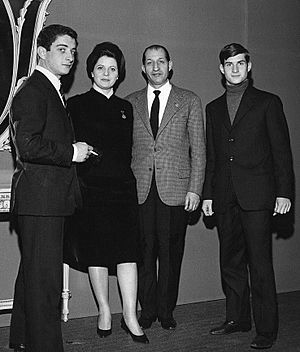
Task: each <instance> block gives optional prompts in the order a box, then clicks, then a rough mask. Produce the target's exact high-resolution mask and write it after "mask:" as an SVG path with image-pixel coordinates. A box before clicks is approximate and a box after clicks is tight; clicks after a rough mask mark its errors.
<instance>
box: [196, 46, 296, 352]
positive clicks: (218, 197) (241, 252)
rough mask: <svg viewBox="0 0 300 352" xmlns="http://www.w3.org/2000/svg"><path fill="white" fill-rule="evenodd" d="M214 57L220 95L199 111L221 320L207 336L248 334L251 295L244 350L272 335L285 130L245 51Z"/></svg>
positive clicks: (266, 343)
mask: <svg viewBox="0 0 300 352" xmlns="http://www.w3.org/2000/svg"><path fill="white" fill-rule="evenodd" d="M219 57H220V61H221V64H220V71H221V73H222V74H223V75H224V78H225V81H226V83H225V85H226V92H225V93H224V94H223V95H222V96H221V97H219V98H217V99H215V100H214V101H212V102H211V103H209V104H208V105H207V107H206V116H207V168H206V175H205V183H204V188H203V199H204V200H203V205H202V210H203V212H204V214H205V215H207V216H210V215H212V214H213V213H215V215H216V220H217V229H218V234H219V240H220V267H221V278H222V286H223V290H224V294H225V296H226V321H225V323H223V324H222V325H221V326H218V327H216V328H213V329H212V330H211V331H210V333H211V334H213V335H221V334H230V333H233V332H237V331H248V330H250V329H251V313H250V311H251V310H250V292H251V295H252V309H253V316H254V322H255V327H256V333H257V335H256V337H255V339H254V340H253V342H252V343H251V347H252V348H256V349H263V348H269V347H271V346H272V344H273V343H274V341H275V339H276V336H277V330H278V310H277V300H276V288H275V279H274V270H273V265H272V235H271V220H272V215H276V214H285V213H287V212H288V211H289V210H290V207H291V198H292V189H293V170H292V155H291V150H290V140H289V132H288V127H287V123H286V119H285V115H284V112H283V107H282V103H281V100H280V98H279V97H278V96H276V95H274V94H271V93H268V92H265V91H262V90H258V89H256V88H254V87H253V86H252V85H251V83H250V81H249V79H248V73H249V72H250V70H251V65H252V64H251V61H250V56H249V53H248V50H247V49H245V48H244V47H243V46H242V45H240V44H236V43H233V44H229V45H226V46H225V47H224V48H223V49H222V50H221V52H220V55H219ZM249 274H250V285H251V286H250V287H251V290H250V288H249V284H248V281H249Z"/></svg>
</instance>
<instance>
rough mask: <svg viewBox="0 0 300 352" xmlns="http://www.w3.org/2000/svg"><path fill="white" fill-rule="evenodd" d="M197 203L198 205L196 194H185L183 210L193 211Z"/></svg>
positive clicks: (198, 200)
mask: <svg viewBox="0 0 300 352" xmlns="http://www.w3.org/2000/svg"><path fill="white" fill-rule="evenodd" d="M199 203H200V197H199V195H198V194H197V193H193V192H187V194H186V196H185V206H184V210H186V211H194V210H196V209H197V208H198V205H199Z"/></svg>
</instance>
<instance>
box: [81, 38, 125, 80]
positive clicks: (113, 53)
mask: <svg viewBox="0 0 300 352" xmlns="http://www.w3.org/2000/svg"><path fill="white" fill-rule="evenodd" d="M102 56H108V57H112V58H114V59H115V60H116V62H117V66H118V74H119V79H118V81H117V82H118V84H120V83H121V82H122V81H123V80H124V79H125V74H126V69H125V58H124V55H123V53H122V51H121V49H120V48H119V47H118V46H117V45H116V44H114V43H111V42H103V43H100V44H97V45H96V46H95V47H94V49H93V51H92V52H91V53H90V55H89V56H88V58H87V60H86V72H87V74H88V76H89V78H90V79H91V80H93V77H92V71H93V70H94V67H95V65H96V63H97V61H98V60H99V58H100V57H102Z"/></svg>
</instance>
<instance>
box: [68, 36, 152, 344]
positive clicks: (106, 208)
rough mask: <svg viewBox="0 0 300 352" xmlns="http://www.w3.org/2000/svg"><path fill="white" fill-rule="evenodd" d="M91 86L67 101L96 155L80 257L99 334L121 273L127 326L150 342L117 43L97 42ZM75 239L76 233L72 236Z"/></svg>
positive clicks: (88, 173)
mask: <svg viewBox="0 0 300 352" xmlns="http://www.w3.org/2000/svg"><path fill="white" fill-rule="evenodd" d="M87 73H88V76H89V78H90V79H91V81H92V88H91V89H90V90H89V91H88V92H86V93H83V94H80V95H76V96H74V97H72V98H70V99H69V100H68V103H67V107H68V110H69V112H70V116H71V119H72V122H73V125H74V131H75V136H76V139H77V140H84V141H86V142H87V143H88V144H89V145H92V146H93V147H94V152H96V153H97V154H98V155H94V157H91V158H90V160H87V162H86V163H84V165H80V167H78V168H77V171H78V177H79V181H80V187H81V192H82V196H83V207H82V209H80V210H79V211H77V213H76V214H75V216H73V218H72V219H71V221H72V228H73V229H74V227H75V228H76V230H77V232H78V233H79V239H78V243H77V253H76V255H77V257H78V258H77V260H78V261H79V262H80V264H81V265H82V264H83V265H84V266H85V267H87V268H88V273H89V277H90V282H91V284H92V288H93V292H94V294H95V297H96V300H97V303H98V306H99V316H98V327H97V333H98V335H99V336H100V337H106V336H108V335H110V334H111V312H110V307H109V300H108V276H109V275H110V274H112V275H117V278H118V283H119V287H120V291H121V295H122V304H123V318H122V321H121V326H122V328H123V329H124V330H125V331H126V332H127V333H129V334H130V335H131V337H132V339H133V340H134V341H136V342H142V343H148V342H149V341H148V339H147V337H146V335H145V334H144V333H143V331H142V329H141V327H140V326H139V324H138V321H137V316H136V303H137V261H138V214H137V211H138V210H137V194H136V180H135V178H134V176H133V173H132V171H131V168H130V163H131V147H132V127H133V115H132V106H131V104H130V103H129V102H127V101H126V100H123V99H121V98H119V97H117V96H116V95H115V94H114V91H115V88H116V86H117V85H118V84H119V83H120V82H121V81H122V80H123V79H124V77H125V60H124V56H123V54H122V52H121V50H120V49H119V48H118V46H116V45H115V44H112V43H110V42H104V43H100V44H98V45H96V47H95V48H94V49H93V51H92V53H91V54H90V55H89V57H88V58H87ZM68 237H69V238H72V234H70V236H68Z"/></svg>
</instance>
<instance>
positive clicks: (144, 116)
mask: <svg viewBox="0 0 300 352" xmlns="http://www.w3.org/2000/svg"><path fill="white" fill-rule="evenodd" d="M135 107H136V113H137V115H138V116H139V118H140V119H141V120H142V122H143V124H144V125H145V127H146V129H147V131H148V132H149V133H150V134H151V135H153V134H152V130H151V126H150V118H149V112H148V101H147V89H146V88H145V89H143V90H142V91H141V94H139V95H138V96H137V98H136V106H135Z"/></svg>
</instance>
